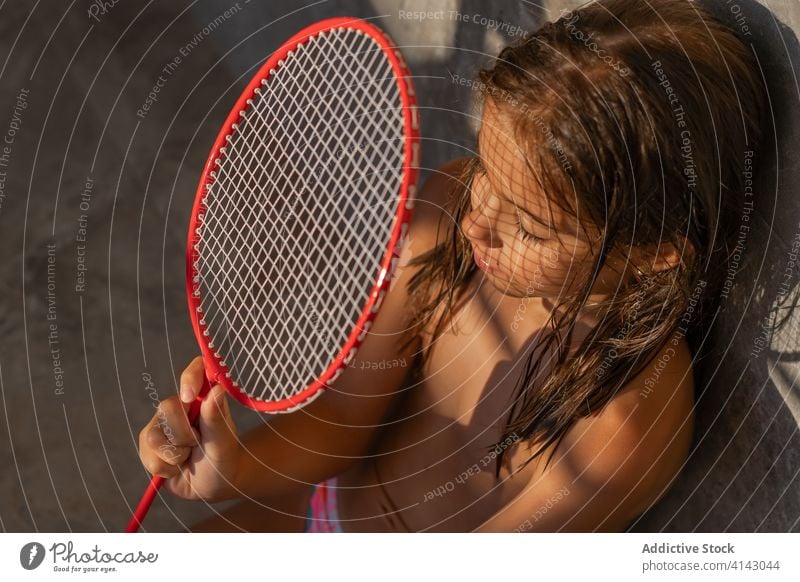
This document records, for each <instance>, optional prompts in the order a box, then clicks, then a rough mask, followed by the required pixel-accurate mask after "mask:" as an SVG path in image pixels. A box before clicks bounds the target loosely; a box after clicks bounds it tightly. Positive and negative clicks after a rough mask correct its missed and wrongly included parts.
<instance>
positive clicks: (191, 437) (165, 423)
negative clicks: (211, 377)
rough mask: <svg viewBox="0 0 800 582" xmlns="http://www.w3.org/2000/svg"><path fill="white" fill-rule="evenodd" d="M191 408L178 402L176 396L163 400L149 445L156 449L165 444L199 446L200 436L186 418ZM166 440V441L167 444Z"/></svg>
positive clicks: (149, 437)
mask: <svg viewBox="0 0 800 582" xmlns="http://www.w3.org/2000/svg"><path fill="white" fill-rule="evenodd" d="M189 406H190V405H188V404H184V403H183V402H181V401H180V400H178V398H177V397H176V396H172V397H170V398H167V399H166V400H162V401H161V402H160V403H159V405H158V410H156V414H155V416H154V417H153V426H152V429H151V432H150V435H148V439H149V440H148V444H149V445H150V446H154V447H159V446H161V445H164V444H170V445H173V446H176V447H193V446H197V445H198V444H199V442H200V440H199V436H200V435H199V433H198V432H197V430H195V429H194V428H193V427H192V426H191V425H190V424H189V418H188V417H187V416H186V411H187V410H188V408H189ZM159 432H160V433H161V434H159ZM162 435H163V436H162ZM164 439H166V442H165V441H164Z"/></svg>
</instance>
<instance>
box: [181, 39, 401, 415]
mask: <svg viewBox="0 0 800 582" xmlns="http://www.w3.org/2000/svg"><path fill="white" fill-rule="evenodd" d="M402 127H403V110H402V100H401V96H400V92H399V88H398V87H397V85H396V81H395V76H394V74H393V69H392V67H391V64H390V63H389V61H388V60H387V58H386V56H385V55H384V53H383V50H382V49H381V47H380V45H378V43H377V42H376V41H375V40H374V39H372V38H371V37H369V36H368V35H366V34H363V33H361V32H359V31H356V30H350V29H344V28H341V29H335V30H332V31H329V32H327V33H325V34H320V35H319V36H317V37H314V38H313V39H310V40H309V41H307V42H305V43H304V44H302V45H301V46H300V47H299V48H297V49H295V50H294V51H293V54H291V55H290V56H288V57H287V58H286V59H285V60H284V61H283V62H282V63H280V66H278V67H277V68H276V69H274V70H273V71H272V72H271V74H270V75H269V77H268V78H267V79H265V81H263V82H262V86H261V87H260V89H259V90H258V91H257V92H256V94H255V95H254V96H253V99H252V102H251V103H250V104H249V107H248V108H247V109H246V110H245V111H244V113H243V114H242V115H241V117H240V120H239V122H238V123H237V125H236V127H235V129H234V130H233V132H232V133H231V135H230V136H229V138H228V143H227V145H226V146H225V148H224V151H223V152H222V154H221V156H220V159H219V160H218V162H217V164H218V167H217V169H216V172H215V174H214V176H213V177H214V181H213V182H212V183H211V184H210V185H209V186H208V192H207V196H206V199H205V206H206V208H205V210H204V215H203V217H202V221H201V226H200V231H199V233H200V235H199V240H198V243H197V245H196V248H197V262H196V270H197V278H196V280H195V284H196V291H195V292H196V293H197V294H198V295H199V296H200V298H201V309H202V320H203V323H204V325H205V328H206V332H207V333H208V335H209V339H210V345H211V346H213V349H212V351H214V352H216V353H217V354H218V355H219V359H220V360H221V361H223V362H224V364H225V366H226V367H227V369H228V372H229V374H230V376H231V379H232V381H233V383H234V385H236V386H237V387H239V388H240V389H241V390H242V391H243V392H244V393H246V394H247V395H249V396H251V397H253V398H257V399H260V400H268V401H278V400H283V399H285V398H288V397H290V396H292V395H294V394H296V393H298V392H300V391H302V390H303V389H305V388H306V387H307V386H309V385H310V384H311V383H312V382H313V381H314V380H315V379H317V378H319V377H320V376H321V375H322V374H323V372H324V371H325V370H326V368H327V367H328V365H329V364H330V362H331V361H333V359H334V358H335V356H336V355H337V353H338V352H339V351H340V350H341V348H342V346H343V345H344V343H345V342H346V340H347V338H348V336H349V335H350V333H351V331H352V329H353V327H354V326H355V324H356V322H357V320H358V317H359V315H360V314H361V312H362V310H363V304H364V301H365V298H366V296H367V293H368V291H369V290H370V289H371V288H372V286H373V285H374V284H375V281H376V278H377V276H378V274H379V271H380V262H381V259H382V258H383V253H384V252H385V249H386V248H387V245H388V241H389V236H390V233H391V228H392V225H393V223H394V218H395V214H396V204H397V192H399V190H400V184H401V181H402V165H403V159H404V146H405V143H404V133H403V131H402Z"/></svg>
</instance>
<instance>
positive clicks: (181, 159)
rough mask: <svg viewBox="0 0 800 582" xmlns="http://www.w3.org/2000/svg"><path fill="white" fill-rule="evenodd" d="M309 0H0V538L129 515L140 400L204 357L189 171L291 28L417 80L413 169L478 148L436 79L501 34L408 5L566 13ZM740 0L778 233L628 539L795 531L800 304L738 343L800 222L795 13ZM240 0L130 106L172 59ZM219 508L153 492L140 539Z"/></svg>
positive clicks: (469, 112)
mask: <svg viewBox="0 0 800 582" xmlns="http://www.w3.org/2000/svg"><path fill="white" fill-rule="evenodd" d="M712 3H713V2H712ZM304 4H305V2H297V1H295V0H292V1H289V0H279V1H274V2H269V3H267V2H263V3H258V2H248V1H246V0H241V1H240V2H239V3H238V4H236V3H229V2H223V1H216V2H209V1H205V2H203V1H197V2H189V1H187V0H180V1H174V2H169V3H149V4H147V5H146V6H145V5H144V3H132V2H120V3H119V4H117V5H116V6H114V7H113V8H110V9H109V10H108V11H107V12H106V13H100V12H99V11H98V12H97V13H95V15H94V17H92V16H90V15H89V14H88V13H87V8H86V6H87V3H85V2H84V3H79V4H77V3H74V2H72V3H68V2H66V1H56V2H50V1H48V2H47V3H46V5H45V3H44V2H35V3H34V2H32V1H24V2H7V1H6V2H2V1H0V133H3V134H6V133H7V131H6V130H7V128H8V129H9V130H11V129H13V130H14V132H15V133H14V136H13V137H14V139H13V144H11V146H10V147H11V151H10V152H7V156H8V159H7V165H6V167H3V168H0V171H5V172H6V174H7V175H6V181H5V183H4V184H5V186H4V190H3V192H4V194H5V196H4V197H3V198H2V205H0V225H1V226H2V228H0V253H2V262H0V272H1V273H2V276H1V277H0V309H2V314H3V317H2V318H0V331H2V333H0V380H2V383H0V396H2V414H0V467H2V472H1V473H0V528H2V530H4V531H103V530H109V531H120V530H121V529H122V528H123V527H124V524H125V523H126V521H127V518H128V515H129V512H130V504H132V503H134V502H135V501H137V500H138V497H139V495H140V493H141V490H142V488H143V487H144V485H145V484H146V476H145V473H144V471H143V469H142V468H141V466H140V464H139V462H138V456H137V453H136V436H137V433H138V431H139V429H140V427H141V426H143V425H144V423H145V422H146V421H147V420H148V419H149V418H150V416H151V415H152V413H153V407H152V401H151V399H150V397H149V392H148V382H147V378H148V377H149V378H152V381H153V385H154V387H155V389H156V390H157V393H158V396H159V398H164V397H166V396H168V395H170V394H172V393H174V391H175V389H176V373H177V372H179V371H180V370H181V369H182V367H183V365H184V364H185V363H186V362H188V360H189V359H190V358H191V357H192V356H193V355H194V354H195V352H196V351H197V348H196V345H195V340H194V337H193V335H192V332H191V327H190V325H189V321H188V317H187V313H186V306H185V291H184V278H183V253H184V245H185V231H186V221H187V219H188V212H189V209H190V207H191V203H192V200H193V197H194V191H195V187H196V181H197V179H198V176H199V172H200V168H201V166H202V164H203V163H204V161H205V158H206V156H207V153H208V148H209V144H210V143H211V142H212V140H213V138H214V136H215V135H216V132H217V130H218V127H219V125H220V123H221V121H222V120H223V118H224V117H225V115H226V114H227V111H228V109H229V107H230V103H231V101H232V100H234V99H235V98H236V97H237V96H238V94H239V92H240V91H241V88H242V86H243V84H244V83H245V81H246V80H247V79H248V78H249V76H250V75H252V73H253V72H254V70H253V69H254V67H256V66H258V65H259V64H260V63H261V62H262V60H263V59H264V58H265V56H266V55H268V54H269V53H270V51H272V50H274V49H275V48H277V46H278V45H279V44H280V43H281V42H282V41H283V40H284V39H285V38H286V37H287V36H288V34H289V32H290V31H294V30H297V29H299V28H300V27H302V26H304V25H307V24H309V23H311V22H313V21H315V20H317V19H319V18H322V17H326V16H334V15H341V14H352V15H356V16H361V17H375V18H376V22H378V23H379V24H380V25H381V26H383V27H384V28H385V29H386V30H388V31H389V32H390V33H391V34H392V36H393V37H394V39H395V41H396V42H397V43H398V44H399V45H401V46H403V47H404V48H403V50H404V53H405V55H406V57H407V60H408V61H409V64H410V66H411V68H412V71H413V73H414V74H415V76H416V77H417V79H416V84H417V89H418V93H419V96H420V101H421V111H422V122H423V132H424V138H425V141H424V145H423V152H424V158H423V166H424V167H426V168H435V167H437V166H438V165H439V164H440V163H441V162H443V161H444V160H446V159H449V158H452V157H457V156H461V155H465V154H467V153H469V152H470V151H471V147H472V139H473V129H474V127H475V117H474V116H475V114H476V112H475V110H474V108H473V104H472V99H471V95H470V91H469V89H468V88H465V87H460V86H458V85H457V84H454V83H452V82H450V80H449V79H450V74H455V73H458V74H460V75H462V76H469V75H471V74H472V73H474V71H475V70H476V68H477V66H478V64H479V63H480V62H482V61H485V60H486V59H488V57H489V55H493V54H496V52H497V50H498V49H499V48H500V47H501V46H502V45H503V44H505V43H506V42H507V41H509V40H511V39H510V38H509V37H507V36H503V34H502V33H499V32H492V31H488V30H486V29H485V28H482V27H480V26H478V25H473V24H459V25H457V24H456V23H455V22H452V21H450V22H439V23H425V24H421V25H416V26H413V25H411V24H410V23H409V22H408V21H402V20H400V19H398V18H397V14H398V10H401V9H406V10H409V9H419V8H420V7H425V8H426V9H428V10H432V9H443V10H454V9H458V10H460V11H461V12H463V13H480V14H482V15H486V16H487V17H491V18H494V19H497V20H500V21H503V22H508V23H514V24H516V25H518V26H520V27H522V28H525V29H530V28H534V27H535V25H536V24H537V23H538V22H540V21H541V20H542V18H543V17H555V16H557V15H558V11H559V9H560V8H562V7H565V6H569V5H572V4H576V3H574V2H573V3H568V2H558V1H550V2H546V3H544V4H543V6H544V8H542V9H541V10H539V9H537V10H533V9H527V8H522V7H521V6H522V5H520V4H518V3H516V2H510V1H509V2H506V1H503V2H491V3H488V2H479V1H477V0H431V1H428V2H424V3H422V2H411V1H403V2H400V1H396V0H395V1H390V0H374V1H372V2H367V1H361V2H356V1H354V0H347V1H336V2H334V1H331V2H327V3H322V4H317V5H315V6H314V7H310V8H302V6H303V5H304ZM739 4H740V5H741V6H742V9H743V10H744V11H745V14H746V15H747V17H748V19H749V22H750V23H751V25H752V26H753V28H754V29H755V30H756V31H757V32H756V34H755V35H754V37H753V42H754V46H755V47H756V49H757V51H758V52H759V55H760V57H761V59H760V60H761V61H762V63H763V65H764V67H765V75H766V77H767V79H768V82H769V84H770V91H771V96H772V99H773V108H774V111H775V127H776V128H777V130H776V135H777V138H778V141H777V143H776V145H775V151H774V152H773V154H772V159H771V162H770V172H769V174H770V175H769V176H766V177H765V178H763V181H762V184H761V186H762V188H761V192H762V194H763V196H764V197H765V198H764V199H765V202H764V203H763V204H762V205H761V207H760V209H759V212H760V213H761V215H762V216H761V221H762V223H763V224H764V225H766V227H768V228H766V229H764V233H762V235H761V238H760V239H758V240H754V241H753V246H752V248H751V249H750V252H751V253H752V254H753V256H755V257H758V259H759V260H758V261H755V262H754V266H753V267H752V268H751V267H748V268H751V269H752V270H751V271H749V272H747V273H746V274H744V275H742V276H741V277H740V278H738V279H737V286H736V288H735V292H734V294H733V296H732V298H731V301H730V302H729V303H728V304H727V305H726V307H725V310H724V311H723V312H722V313H721V315H720V318H719V324H718V326H717V328H715V329H714V330H712V334H711V336H710V341H711V342H712V343H713V345H714V346H715V350H716V351H715V356H714V358H713V361H711V362H707V363H704V366H706V370H707V371H706V372H704V373H705V374H706V377H707V378H708V384H707V387H704V388H703V390H702V391H701V393H700V394H699V396H700V397H701V398H700V402H699V415H700V417H699V418H700V422H699V426H698V437H697V446H696V449H695V451H694V453H693V455H692V459H691V461H690V463H689V465H688V466H687V469H686V470H685V471H684V473H683V474H682V475H681V476H680V478H679V480H678V482H677V483H676V485H675V487H674V488H673V489H672V490H671V491H670V493H669V494H668V495H667V497H666V498H665V499H664V500H663V501H662V502H661V503H660V504H659V505H658V506H657V507H655V508H654V509H653V510H652V511H650V512H648V513H647V514H646V515H645V516H643V517H642V519H640V520H639V521H637V523H636V524H634V526H633V529H635V530H637V531H661V530H664V531H687V530H698V531H800V479H798V470H800V447H798V445H800V436H798V422H799V421H800V391H798V388H797V385H796V384H797V371H798V361H800V349H799V348H798V339H797V338H798V334H797V321H798V318H797V317H796V316H795V317H794V319H793V323H792V325H791V326H790V327H789V328H787V331H786V332H784V334H783V335H781V336H780V337H777V338H774V339H773V341H772V343H771V345H770V347H769V348H768V349H767V350H765V351H764V352H763V354H762V355H761V356H760V357H759V358H750V356H749V353H750V351H751V346H752V342H753V338H754V337H755V336H756V335H757V332H758V322H759V321H760V318H761V317H763V315H764V314H765V313H766V312H767V310H768V308H769V306H770V303H771V298H772V297H774V295H775V289H776V285H777V280H778V277H779V275H780V270H781V264H782V262H783V261H785V256H786V252H787V249H788V248H789V245H790V241H791V240H792V239H793V237H794V236H796V234H797V233H798V228H799V227H798V225H800V218H799V217H800V202H798V200H797V195H796V188H797V185H798V184H800V168H798V162H797V160H796V156H794V158H795V159H793V156H792V152H796V149H797V146H798V143H800V132H798V128H799V127H800V123H799V120H798V115H799V114H800V108H799V107H798V106H797V105H798V87H797V82H796V80H797V72H798V65H797V63H798V62H800V61H799V60H798V57H800V52H798V43H797V39H796V37H795V35H794V33H793V32H792V29H793V30H797V29H798V27H800V10H798V3H797V2H796V1H795V0H792V1H791V2H790V1H787V2H775V3H772V2H770V3H769V6H770V7H771V8H772V9H773V10H774V11H775V14H776V16H777V17H778V18H780V19H782V20H783V22H785V23H786V24H788V25H789V26H786V25H784V24H782V23H780V22H779V21H775V20H773V17H772V15H771V14H770V13H769V12H768V11H766V10H764V9H763V8H762V7H761V6H760V5H759V4H756V3H754V2H752V1H745V0H741V1H740V2H739ZM234 5H235V6H238V7H239V8H238V9H237V13H236V14H235V15H234V16H232V17H231V18H230V19H228V20H226V21H225V22H224V23H223V24H222V25H221V26H219V27H218V28H217V29H216V30H215V31H214V32H213V34H209V35H207V36H203V37H202V39H201V40H200V41H199V43H196V45H195V46H194V47H193V48H191V49H190V50H189V51H188V54H187V55H186V56H185V57H183V58H182V62H181V65H180V66H179V67H178V68H177V69H176V70H175V71H174V73H173V74H172V75H170V76H169V79H168V81H167V83H166V85H165V86H164V88H163V89H162V90H161V92H160V93H159V96H158V101H157V102H155V103H154V104H153V106H152V108H151V109H150V110H149V112H148V113H147V114H146V115H144V116H143V118H142V117H139V116H137V110H139V109H141V108H142V105H143V103H144V102H145V100H146V98H147V94H148V92H149V91H150V90H151V88H152V86H153V85H154V83H155V82H156V79H157V78H158V76H159V74H160V73H159V72H160V71H161V69H162V68H163V67H164V65H165V64H166V63H167V62H169V61H171V60H173V59H174V57H175V56H177V55H179V54H180V51H181V49H182V48H184V50H185V47H186V46H187V45H188V44H189V43H190V41H192V39H196V38H197V37H196V35H197V34H198V33H199V32H201V31H202V30H203V28H204V27H205V26H206V25H207V24H208V23H209V22H211V21H212V20H214V19H215V18H216V17H217V16H218V15H220V14H222V13H223V12H224V11H225V10H226V9H229V8H231V7H232V6H234ZM434 5H435V6H434ZM531 5H533V4H531ZM716 5H717V9H718V10H719V11H720V12H721V13H725V12H726V10H729V8H728V7H727V6H724V5H723V3H722V2H716ZM142 6H145V7H142ZM291 10H294V12H291ZM793 63H794V64H793ZM793 75H794V76H793ZM20 96H21V97H22V99H20ZM23 102H24V104H25V105H24V107H23V105H22V103H23ZM15 110H16V114H15ZM12 122H13V125H12ZM0 177H2V176H0ZM87 182H88V185H87ZM778 209H779V210H780V211H779V212H778V211H777V210H778ZM82 215H84V216H85V219H81V216H82ZM81 239H85V241H84V240H81ZM84 252H85V255H83V256H80V253H84ZM762 256H763V257H766V261H764V262H760V258H761V257H762ZM81 265H83V266H85V268H86V270H85V271H82V272H79V271H78V269H79V268H80V266H81ZM770 266H771V267H772V268H771V269H770V268H766V267H770ZM54 357H55V358H56V360H57V361H55V360H54ZM235 414H236V417H237V421H238V422H239V424H240V426H241V427H242V429H243V430H244V429H246V428H247V427H249V426H254V425H256V424H258V423H261V422H265V421H266V418H265V417H260V416H259V415H257V414H255V413H252V412H250V411H247V410H244V409H242V408H241V407H236V410H235ZM210 511H211V510H210V509H209V508H207V507H204V506H203V505H201V504H193V503H184V502H179V501H176V500H174V499H166V502H157V503H156V505H155V506H154V508H153V510H152V512H151V515H150V517H149V519H148V523H147V525H148V529H152V530H155V531H175V530H181V529H182V528H183V527H184V524H186V523H192V522H193V521H196V520H197V519H199V518H200V517H203V516H205V515H208V514H209V513H210Z"/></svg>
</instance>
